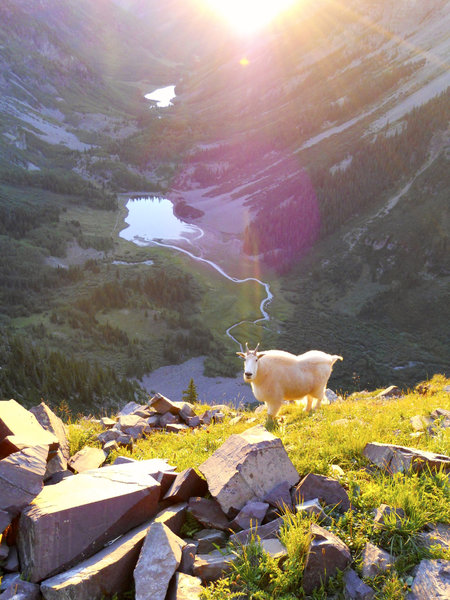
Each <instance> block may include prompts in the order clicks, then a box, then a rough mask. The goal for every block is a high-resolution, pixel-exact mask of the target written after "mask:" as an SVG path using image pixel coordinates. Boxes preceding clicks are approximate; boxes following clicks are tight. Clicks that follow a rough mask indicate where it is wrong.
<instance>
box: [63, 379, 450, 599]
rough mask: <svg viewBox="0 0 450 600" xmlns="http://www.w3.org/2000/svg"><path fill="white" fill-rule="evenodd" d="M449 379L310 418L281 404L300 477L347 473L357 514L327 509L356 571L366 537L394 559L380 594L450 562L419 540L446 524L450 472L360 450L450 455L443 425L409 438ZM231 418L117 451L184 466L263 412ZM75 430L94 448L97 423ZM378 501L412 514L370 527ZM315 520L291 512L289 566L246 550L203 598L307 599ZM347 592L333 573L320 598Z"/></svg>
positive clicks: (362, 397) (393, 595) (258, 420)
mask: <svg viewBox="0 0 450 600" xmlns="http://www.w3.org/2000/svg"><path fill="white" fill-rule="evenodd" d="M449 383H450V380H449V379H446V378H445V377H443V376H439V375H437V376H435V377H434V378H433V379H432V380H430V381H428V382H426V383H425V384H422V385H421V386H417V388H416V389H414V390H411V391H409V392H408V393H406V394H405V395H404V396H403V397H402V398H400V399H395V400H382V399H377V398H375V396H376V392H372V393H370V394H367V393H366V394H361V393H360V394H358V393H356V394H354V395H352V396H347V397H346V398H345V399H344V400H343V401H342V402H337V403H335V404H332V405H329V406H324V407H323V408H322V409H321V410H319V411H318V412H317V413H313V414H312V416H306V415H305V414H304V413H303V412H301V409H299V408H298V407H295V406H289V407H285V409H284V410H283V411H282V413H281V415H282V416H281V419H280V424H279V428H278V429H277V430H275V432H274V433H275V434H276V435H278V436H279V437H280V438H281V440H282V441H283V444H284V446H285V448H286V450H287V452H288V454H289V457H290V458H291V460H292V462H293V464H294V465H295V467H296V468H297V470H298V473H299V475H300V476H301V477H303V476H305V475H307V474H308V473H311V472H313V473H316V474H323V475H327V476H332V477H334V476H335V475H334V474H333V470H332V465H339V466H340V467H341V468H342V469H343V471H344V473H345V474H344V476H343V477H342V479H341V483H342V484H343V485H344V487H345V488H346V489H347V491H348V493H349V496H350V498H351V501H352V503H353V510H352V511H350V512H348V513H347V514H346V515H345V516H344V517H342V516H340V515H339V514H338V513H335V512H333V511H330V510H328V509H327V512H328V513H329V516H330V517H331V520H330V524H329V525H327V526H328V527H329V528H330V529H331V530H332V531H333V532H334V533H336V534H337V535H338V536H339V537H340V538H341V539H342V540H344V541H345V542H346V543H347V545H348V546H349V547H350V549H351V552H352V557H353V564H352V567H353V568H355V569H356V570H357V571H358V572H359V573H360V569H361V554H362V550H363V548H364V545H365V543H366V542H367V541H371V542H373V543H375V544H377V545H378V546H380V547H382V548H384V549H385V550H388V551H389V552H392V553H393V554H394V555H395V556H396V558H397V562H396V567H395V568H394V569H392V570H390V571H388V572H387V573H385V574H383V575H379V576H377V577H376V578H374V579H372V580H368V581H367V583H369V584H370V585H372V587H374V588H375V589H376V590H377V592H378V596H377V597H378V598H386V599H391V600H400V599H401V598H404V597H405V594H406V592H407V589H408V584H409V585H410V584H411V579H408V577H409V575H410V571H411V569H412V568H413V566H414V565H416V564H418V563H419V562H420V560H421V559H422V558H427V557H434V558H447V559H449V558H450V556H449V554H448V551H444V550H442V549H439V548H434V549H432V550H431V551H426V550H424V549H423V548H421V547H420V546H419V545H418V543H417V541H418V540H417V534H418V533H419V532H420V531H421V530H422V529H423V527H424V526H425V525H426V524H427V523H430V522H431V523H436V522H444V523H450V493H449V492H450V490H449V483H448V478H447V477H446V476H444V475H443V474H439V473H438V474H431V473H428V472H424V473H422V474H421V475H410V474H397V475H395V476H393V477H391V476H389V475H385V474H383V473H382V472H380V471H379V470H378V469H374V468H368V462H367V461H366V459H365V458H364V457H363V455H362V450H363V449H364V446H365V445H366V443H368V442H374V441H376V442H384V443H392V444H396V445H407V446H413V447H416V448H419V449H422V450H428V451H432V452H436V453H440V454H447V455H448V454H449V453H450V430H449V429H443V428H441V429H439V431H438V433H437V435H436V436H429V435H428V434H423V435H421V436H418V437H416V436H414V437H412V435H411V434H412V433H413V430H412V427H411V425H410V418H411V417H412V416H414V415H418V414H419V415H429V414H430V413H431V412H432V411H433V410H434V409H436V408H447V409H450V402H449V394H448V391H446V390H445V389H444V388H446V387H447V388H448V385H449ZM204 408H205V407H204V406H203V407H197V412H198V413H199V414H200V413H201V411H202V410H203V409H204ZM230 418H231V417H230V416H227V417H226V419H225V422H224V423H222V424H215V425H214V424H213V425H210V426H209V427H208V428H204V429H200V430H196V431H191V432H188V433H186V434H179V435H177V434H165V433H156V434H153V435H152V436H151V437H150V438H148V439H145V440H141V441H138V442H137V443H136V445H135V447H134V449H133V451H132V452H127V451H126V450H121V451H120V454H124V455H130V456H132V457H133V458H135V459H138V460H143V459H147V458H166V459H167V460H168V461H169V463H170V464H172V465H174V466H176V467H177V470H179V471H181V470H183V469H185V468H188V467H194V468H196V467H198V466H199V465H200V464H201V463H202V462H203V461H204V460H205V459H206V458H208V457H209V456H210V455H211V454H212V453H213V452H214V451H215V450H216V449H217V448H218V447H220V446H221V445H222V443H223V442H224V441H225V440H226V439H227V438H228V436H230V435H232V434H235V433H239V432H241V431H244V430H245V429H247V428H249V427H252V426H254V425H257V424H262V423H263V422H264V418H265V417H264V416H263V415H261V414H260V415H255V414H254V413H244V416H243V419H242V420H241V421H240V422H239V423H237V424H233V425H232V424H230ZM69 429H70V436H71V449H72V452H75V451H76V450H78V449H80V448H81V447H82V446H83V445H84V444H86V443H94V444H95V441H94V439H95V435H96V433H98V426H97V425H95V424H92V423H89V422H86V421H85V420H81V421H75V422H72V423H71V425H70V427H69ZM114 458H115V455H112V456H111V460H113V459H114ZM381 503H386V504H388V505H390V506H394V507H397V508H398V507H400V508H403V509H404V511H405V513H406V517H405V518H404V519H403V520H402V523H401V525H400V526H399V527H396V526H393V525H388V526H387V527H386V529H384V530H383V529H382V530H376V529H375V528H374V527H373V512H372V511H373V509H375V508H377V507H378V506H379V505H380V504H381ZM309 522H310V518H306V520H302V519H300V518H298V517H289V518H287V525H286V531H284V532H283V535H282V539H283V541H284V543H285V545H286V546H287V548H288V551H289V555H290V558H289V560H288V561H287V562H286V563H285V566H284V568H282V569H281V570H280V569H278V568H275V566H274V564H272V563H271V561H267V559H266V558H264V557H263V556H261V553H260V551H259V550H258V549H255V548H252V549H250V550H249V551H248V552H247V553H244V554H243V556H242V557H241V559H240V561H239V562H238V563H237V566H236V570H235V571H234V572H233V573H232V575H231V576H230V577H229V578H227V579H226V580H224V581H222V582H221V583H219V584H215V586H212V587H211V589H210V590H209V591H208V592H207V594H206V596H207V598H210V599H215V600H220V599H221V598H223V597H225V595H228V593H227V594H226V589H227V588H228V590H229V591H243V592H244V594H248V596H246V597H250V598H254V599H255V600H256V598H258V599H263V600H275V599H278V598H279V599H280V600H281V598H283V599H284V600H288V599H289V600H295V599H301V598H303V597H304V595H303V592H302V589H301V567H299V564H300V565H301V564H302V561H304V552H303V551H299V548H302V547H306V546H305V544H306V541H307V534H306V531H307V525H308V523H309ZM305 540H306V541H305ZM252 553H253V558H252ZM255 560H256V562H255ZM252 561H253V562H252ZM251 564H253V565H254V566H256V565H258V569H259V573H260V577H259V578H254V577H253V575H254V572H253V575H252V569H251V568H250V569H249V566H250V565H251ZM253 571H254V570H253ZM238 576H239V577H238ZM238 579H239V583H237V581H238ZM269 580H270V581H269ZM274 582H276V585H275V584H274ZM342 590H343V587H342V583H341V578H337V579H336V580H333V581H332V582H331V583H330V584H329V586H328V588H327V589H323V590H322V591H320V592H317V594H316V595H315V596H314V597H315V598H323V599H324V598H328V597H330V595H329V594H331V593H332V592H335V593H337V594H338V595H337V597H338V598H342V597H343V595H342ZM252 594H253V595H252Z"/></svg>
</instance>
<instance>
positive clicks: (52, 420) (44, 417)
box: [30, 402, 70, 477]
mask: <svg viewBox="0 0 450 600" xmlns="http://www.w3.org/2000/svg"><path fill="white" fill-rule="evenodd" d="M30 412H31V413H32V414H33V415H34V416H35V417H36V419H37V421H38V423H39V424H40V425H41V427H43V428H44V429H45V430H46V431H49V432H50V433H53V435H54V436H55V437H56V438H57V440H58V442H59V448H58V450H57V451H56V456H54V457H50V461H49V464H48V465H47V474H46V477H47V476H49V475H52V474H53V473H57V472H59V471H64V470H65V469H67V461H68V460H69V458H70V450H69V441H68V439H67V429H66V426H65V425H64V423H63V422H62V420H61V419H60V418H59V417H58V416H57V415H55V413H54V412H53V411H52V410H51V409H50V408H49V407H48V406H47V405H46V404H45V402H41V403H40V404H39V405H38V406H33V407H32V408H30Z"/></svg>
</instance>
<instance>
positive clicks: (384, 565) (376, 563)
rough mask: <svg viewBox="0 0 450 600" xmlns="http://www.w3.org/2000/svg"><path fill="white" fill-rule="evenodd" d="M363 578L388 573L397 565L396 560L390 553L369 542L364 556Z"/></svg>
mask: <svg viewBox="0 0 450 600" xmlns="http://www.w3.org/2000/svg"><path fill="white" fill-rule="evenodd" d="M362 560H363V568H362V575H363V577H375V576H376V575H378V574H379V573H381V572H383V571H387V570H388V569H390V568H391V567H392V566H394V564H395V558H394V557H393V556H392V554H389V552H386V551H385V550H382V549H381V548H378V547H377V546H374V545H373V544H371V543H370V542H367V543H366V545H365V547H364V550H363V555H362Z"/></svg>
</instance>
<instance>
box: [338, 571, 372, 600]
mask: <svg viewBox="0 0 450 600" xmlns="http://www.w3.org/2000/svg"><path fill="white" fill-rule="evenodd" d="M344 583H345V588H344V595H345V598H346V599H347V600H372V599H373V598H374V597H375V591H374V590H373V589H372V588H371V587H369V586H368V585H366V584H365V583H364V581H363V580H362V579H360V578H359V577H358V574H357V573H356V571H354V570H353V569H349V570H348V571H347V572H346V574H345V575H344Z"/></svg>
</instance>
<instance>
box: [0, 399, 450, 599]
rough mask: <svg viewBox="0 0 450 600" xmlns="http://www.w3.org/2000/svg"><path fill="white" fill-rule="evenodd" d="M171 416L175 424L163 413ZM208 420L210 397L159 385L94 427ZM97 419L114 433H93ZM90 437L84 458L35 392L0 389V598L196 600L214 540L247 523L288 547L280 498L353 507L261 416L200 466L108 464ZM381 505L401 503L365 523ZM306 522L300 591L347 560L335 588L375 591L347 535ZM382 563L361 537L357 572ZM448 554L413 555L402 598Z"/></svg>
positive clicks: (292, 505)
mask: <svg viewBox="0 0 450 600" xmlns="http://www.w3.org/2000/svg"><path fill="white" fill-rule="evenodd" d="M172 417H175V418H176V419H177V423H175V422H172V423H170V420H171V419H172ZM193 419H194V421H193ZM197 419H198V420H199V423H198V424H196V425H193V423H197ZM214 419H215V420H220V419H223V413H222V412H221V410H220V408H217V407H216V408H215V409H214V410H213V411H211V412H209V413H208V414H207V413H205V414H204V415H202V416H201V417H198V416H197V415H195V413H194V411H193V410H192V407H191V406H190V405H188V404H187V403H174V402H170V400H168V399H167V398H164V397H163V396H161V395H159V394H158V395H156V396H155V397H154V398H153V399H152V400H151V402H150V404H149V405H148V406H140V405H134V403H133V405H127V407H125V409H123V410H122V411H121V413H119V415H118V416H117V419H111V420H107V419H105V420H104V423H103V425H104V427H105V429H104V432H103V433H101V434H100V436H99V437H100V439H101V440H102V441H104V444H105V445H106V444H108V443H109V442H111V441H114V442H115V443H116V444H120V443H124V444H126V445H128V444H130V443H132V440H133V439H138V438H139V437H140V436H141V435H148V429H147V428H150V430H153V429H154V428H155V427H158V428H161V427H163V426H164V427H165V428H166V430H168V428H169V426H173V425H178V426H182V427H181V430H182V429H184V427H192V426H201V424H202V423H203V424H204V423H208V422H211V420H214ZM189 420H190V421H189ZM155 423H157V425H155ZM178 430H179V429H177V428H176V429H175V431H178ZM109 432H113V434H114V436H115V437H114V438H110V439H104V438H107V437H108V436H107V435H104V434H107V433H109ZM116 436H117V437H116ZM121 436H129V437H130V438H131V441H130V440H129V439H128V438H126V439H122V438H121ZM368 446H370V445H368ZM396 448H397V447H391V452H396V451H397V450H396ZM92 450H96V451H97V456H96V457H94V454H93V455H92V456H93V457H94V458H92V460H94V463H89V461H88V460H87V454H88V453H87V452H85V453H84V457H83V455H81V456H78V457H70V456H69V453H68V444H67V438H66V434H65V427H64V425H63V423H62V422H61V421H60V419H58V417H57V416H56V415H54V414H53V413H52V411H51V410H50V409H49V408H48V407H47V406H46V405H45V404H41V405H39V406H38V407H35V408H34V409H32V410H31V411H27V410H25V409H24V408H23V407H21V406H20V405H19V404H18V403H16V402H15V401H14V400H10V401H9V402H0V457H1V459H0V532H3V535H2V539H1V543H0V565H1V567H2V569H3V570H4V571H5V572H6V573H7V575H5V576H4V577H3V580H2V588H1V589H2V593H1V594H0V599H1V600H11V599H12V598H14V600H31V599H39V598H42V597H44V598H45V600H69V599H71V600H96V599H98V600H100V599H101V598H104V597H110V596H112V595H114V594H120V593H123V592H125V591H127V590H129V589H131V588H132V586H133V582H134V585H135V590H136V596H135V597H136V599H137V600H144V599H147V598H149V597H151V598H152V600H187V599H189V600H196V599H198V598H200V594H201V591H202V586H203V585H204V584H205V583H207V582H210V581H213V580H215V579H217V578H219V577H220V576H221V575H223V574H224V573H226V572H227V571H228V570H229V569H230V568H231V564H232V561H233V560H234V558H235V554H233V553H228V552H227V551H226V550H225V549H223V550H222V551H219V550H217V547H223V548H225V546H226V544H227V542H229V541H230V542H232V543H234V544H235V545H238V546H240V545H245V544H248V543H249V542H250V541H251V540H252V539H253V538H254V537H255V532H256V534H257V536H258V538H259V539H260V540H261V545H262V546H263V547H264V549H265V550H266V552H268V553H269V554H271V555H272V556H273V557H274V558H275V560H278V561H283V560H284V559H285V557H286V555H287V552H286V549H285V548H284V546H283V545H282V544H281V542H280V540H279V535H278V534H279V531H280V527H281V526H282V524H283V519H282V518H281V517H280V516H279V514H280V510H286V509H289V510H291V511H294V512H296V511H305V512H308V513H310V512H314V513H317V514H319V515H320V516H321V517H323V520H322V524H324V525H326V514H325V512H324V507H326V506H332V507H336V509H337V510H340V511H342V512H346V511H347V510H349V509H350V508H351V505H350V500H349V497H348V495H347V492H346V490H345V489H344V487H343V486H342V485H341V484H340V483H339V481H338V480H337V479H333V478H330V477H325V476H323V475H316V474H313V473H310V474H308V475H307V476H306V477H304V478H303V479H301V480H300V476H299V474H298V473H297V471H296V469H295V468H294V466H293V464H292V462H291V461H290V459H289V457H288V455H287V452H286V450H285V448H284V446H283V444H282V442H281V440H280V439H279V438H277V437H275V436H273V435H272V434H271V433H269V432H267V431H266V430H265V429H264V428H263V427H262V426H257V427H253V428H250V429H248V430H247V431H245V432H243V433H241V434H239V435H231V436H230V437H229V438H228V439H227V440H226V441H225V442H224V444H223V445H222V446H221V447H220V448H219V449H218V450H216V452H215V453H214V454H213V455H212V456H211V457H209V458H208V459H207V460H206V461H205V462H204V463H203V464H202V465H200V467H199V471H200V473H201V474H202V476H201V475H199V474H198V473H197V472H196V471H195V470H194V469H186V470H185V471H182V472H181V473H177V472H176V471H175V468H174V467H171V466H170V465H169V464H168V463H167V462H166V461H165V460H159V459H152V460H143V461H135V460H133V459H131V458H126V457H119V458H117V459H116V461H115V463H114V464H113V465H108V466H103V467H101V468H97V467H98V466H99V464H102V463H103V462H104V460H105V457H106V453H105V447H104V448H103V449H98V448H97V449H92ZM403 450H405V449H403ZM406 450H409V451H412V449H406ZM370 452H371V451H369V450H367V455H370V456H371V454H370ZM383 452H384V454H383V456H386V451H385V449H383ZM100 453H101V454H100ZM426 454H428V455H431V453H426ZM100 458H101V459H102V460H101V461H100ZM428 459H430V465H431V466H440V468H442V465H444V468H449V467H450V459H449V458H448V457H442V456H440V457H436V455H433V456H428ZM83 461H84V462H83ZM437 461H438V462H437ZM445 461H447V462H445ZM385 462H386V461H385ZM413 462H414V461H413ZM97 463H98V464H97ZM92 464H94V465H95V467H94V468H92V467H91V466H90V465H92ZM377 464H378V463H377ZM402 464H403V467H405V463H402ZM389 465H392V460H390V462H389ZM67 466H69V467H71V468H72V469H73V470H75V471H77V474H73V473H72V472H71V471H70V470H68V469H67ZM382 466H386V464H385V463H383V465H382ZM207 495H208V496H210V497H205V496H207ZM390 512H394V513H395V515H396V517H398V518H399V519H402V518H403V517H404V515H402V513H401V511H400V510H399V509H395V508H392V507H387V506H385V505H382V506H381V507H380V508H379V509H378V511H377V513H376V514H375V515H374V523H375V525H376V526H379V527H382V526H383V522H384V521H383V520H384V518H385V516H386V515H387V514H389V513H390ZM188 514H189V515H190V517H191V518H193V519H195V520H196V521H197V522H198V523H199V524H200V526H201V527H202V529H201V530H200V531H197V533H195V534H194V536H193V537H192V538H190V539H187V538H183V537H181V534H180V532H181V530H182V526H183V524H184V522H185V519H186V516H187V515H188ZM230 533H231V535H230ZM310 534H311V543H310V548H309V553H308V556H307V560H306V566H305V570H304V575H303V587H304V590H305V592H306V593H310V592H312V591H313V590H314V589H315V588H316V587H317V586H319V585H321V583H322V582H323V581H326V580H327V578H329V577H331V576H333V575H334V574H336V572H337V570H338V569H339V570H341V571H343V570H346V575H345V584H346V594H347V596H346V597H348V598H373V597H374V591H373V590H372V589H371V588H370V587H368V586H367V585H366V584H364V582H363V581H362V580H361V579H360V578H359V577H358V575H357V574H356V572H355V571H352V570H349V569H348V567H349V566H350V564H351V562H352V556H351V553H350V549H349V548H348V547H347V546H346V544H345V543H343V542H342V541H341V540H340V539H339V538H338V537H336V536H335V535H334V534H332V533H331V532H330V531H328V530H327V529H326V528H325V527H321V526H319V525H316V524H312V525H311V530H310ZM423 536H424V537H423V543H424V544H427V543H435V540H436V536H439V537H438V539H439V540H440V543H441V544H442V545H445V544H447V545H448V546H450V533H449V530H448V527H446V526H445V525H443V524H438V525H437V526H436V527H435V528H434V529H433V528H431V530H430V531H427V532H424V533H423ZM433 540H434V542H433ZM394 562H395V558H394V557H392V556H390V555H389V554H388V553H386V552H384V551H383V550H381V549H379V548H376V547H375V546H373V545H372V544H367V546H366V548H365V549H364V554H363V575H364V576H366V575H369V576H372V575H374V574H377V573H378V572H380V571H381V570H384V569H386V568H389V567H390V566H391V565H392V564H394ZM448 567H449V561H436V560H435V561H422V562H421V563H420V565H419V568H418V571H417V575H416V579H415V580H414V585H413V587H412V591H413V596H412V597H411V598H412V600H418V599H420V598H427V599H431V598H434V597H436V598H438V597H445V594H446V593H447V592H448V580H447V579H446V572H447V571H446V569H447V570H448ZM20 576H22V579H21V578H20ZM430 582H432V584H430ZM430 585H432V586H433V587H432V588H431V589H435V590H437V592H436V594H438V593H441V596H439V595H435V596H433V595H427V596H424V595H423V594H422V592H421V590H423V589H427V590H428V591H427V593H428V594H429V589H430V587H429V586H430ZM442 594H444V595H442Z"/></svg>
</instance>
